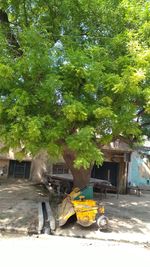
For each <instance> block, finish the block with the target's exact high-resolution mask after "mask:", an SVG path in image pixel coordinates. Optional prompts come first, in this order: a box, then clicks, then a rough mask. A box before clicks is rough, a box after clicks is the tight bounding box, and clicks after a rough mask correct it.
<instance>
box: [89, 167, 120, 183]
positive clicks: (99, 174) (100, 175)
mask: <svg viewBox="0 0 150 267" xmlns="http://www.w3.org/2000/svg"><path fill="white" fill-rule="evenodd" d="M118 173H119V163H116V162H104V163H103V165H102V166H99V167H98V166H97V165H96V164H94V166H93V169H92V172H91V177H92V178H96V179H102V180H106V181H109V182H110V183H111V184H112V185H114V186H117V179H118Z"/></svg>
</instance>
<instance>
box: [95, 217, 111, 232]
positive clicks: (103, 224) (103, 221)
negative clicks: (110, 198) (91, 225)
mask: <svg viewBox="0 0 150 267" xmlns="http://www.w3.org/2000/svg"><path fill="white" fill-rule="evenodd" d="M96 223H97V226H98V227H99V229H102V230H107V229H108V218H107V217H106V216H105V215H101V216H99V217H98V218H97V219H96Z"/></svg>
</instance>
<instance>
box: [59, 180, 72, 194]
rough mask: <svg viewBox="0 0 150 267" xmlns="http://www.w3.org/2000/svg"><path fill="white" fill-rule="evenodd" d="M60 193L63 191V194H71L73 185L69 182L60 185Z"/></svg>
mask: <svg viewBox="0 0 150 267" xmlns="http://www.w3.org/2000/svg"><path fill="white" fill-rule="evenodd" d="M60 191H61V193H62V194H69V193H70V191H71V185H70V183H69V182H67V183H62V184H61V185H60Z"/></svg>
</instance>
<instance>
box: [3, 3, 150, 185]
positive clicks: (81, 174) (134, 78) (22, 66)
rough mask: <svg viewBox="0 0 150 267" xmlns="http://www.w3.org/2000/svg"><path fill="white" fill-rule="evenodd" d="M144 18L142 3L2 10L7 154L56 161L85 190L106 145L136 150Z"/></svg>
mask: <svg viewBox="0 0 150 267" xmlns="http://www.w3.org/2000/svg"><path fill="white" fill-rule="evenodd" d="M149 9H150V3H149V2H148V1H146V0H140V1H136V0H130V1H129V0H122V1H117V0H72V1H69V0H51V1H50V0H43V1H42V0H40V1H39V0H30V1H29V0H20V1H19V0H9V1H8V0H5V1H4V0H1V4H0V21H1V26H0V41H1V42H0V43H1V47H0V50H1V51H0V78H1V79H0V96H1V97H0V136H1V141H2V142H3V143H4V144H5V145H6V148H8V147H12V148H18V147H20V148H21V152H22V153H27V152H30V153H32V154H33V155H35V154H36V153H37V152H39V151H41V150H46V151H47V152H48V153H49V155H52V156H56V157H57V156H58V155H62V156H63V157H64V160H65V161H66V163H67V165H68V166H69V168H70V170H71V172H72V174H73V177H74V185H75V186H79V187H82V186H85V185H86V184H87V183H88V180H89V177H90V173H91V169H92V166H93V164H94V163H95V162H96V164H101V163H102V161H103V154H102V152H101V148H102V146H103V145H104V144H108V143H109V142H110V141H111V140H114V139H117V138H125V139H127V140H128V141H129V142H130V143H132V142H134V141H135V140H136V141H137V140H139V139H140V138H141V136H142V135H143V129H145V126H146V127H147V126H148V125H149V123H150V120H149V113H150V75H149V74H150V47H149V45H150V43H149V40H150V13H149ZM145 120H146V121H145ZM144 123H146V124H145V126H144Z"/></svg>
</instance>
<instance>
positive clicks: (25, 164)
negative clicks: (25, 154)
mask: <svg viewBox="0 0 150 267" xmlns="http://www.w3.org/2000/svg"><path fill="white" fill-rule="evenodd" d="M30 168H31V162H30V161H17V160H10V162H9V171H8V176H9V177H12V178H22V179H29V177H30Z"/></svg>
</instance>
